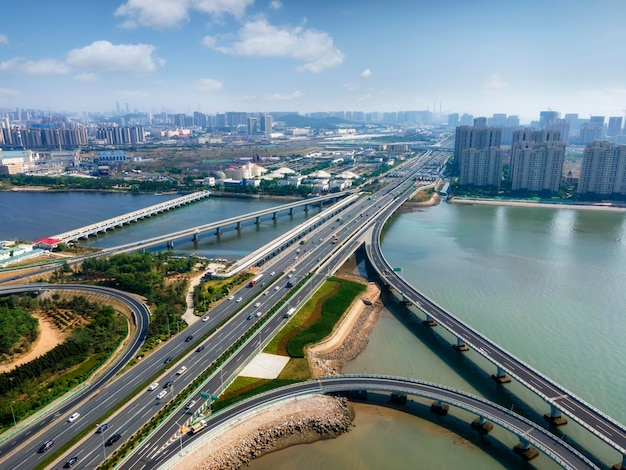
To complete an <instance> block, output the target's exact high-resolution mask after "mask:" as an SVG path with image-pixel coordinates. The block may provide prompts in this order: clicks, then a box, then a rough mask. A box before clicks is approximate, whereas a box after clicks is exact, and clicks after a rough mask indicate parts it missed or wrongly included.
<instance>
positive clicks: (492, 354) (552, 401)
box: [365, 195, 626, 469]
mask: <svg viewBox="0 0 626 470" xmlns="http://www.w3.org/2000/svg"><path fill="white" fill-rule="evenodd" d="M407 197H409V196H407V195H405V196H403V197H399V198H397V199H396V200H395V201H393V202H392V203H391V204H390V205H389V206H387V207H386V208H384V210H383V211H381V215H380V217H378V218H377V219H376V220H375V221H374V222H373V230H372V237H371V240H370V241H369V242H368V243H366V244H365V249H366V253H367V257H368V259H369V260H370V262H371V264H372V266H373V267H374V269H375V270H376V271H377V272H378V274H379V276H380V277H381V279H383V280H384V281H385V282H386V283H387V285H388V287H389V288H390V289H393V290H396V291H397V292H398V294H399V295H401V296H402V299H403V301H405V302H406V303H407V304H412V305H414V306H415V307H417V308H418V309H420V310H421V311H422V312H424V313H425V315H426V318H425V319H424V324H426V325H429V326H436V325H441V326H443V327H444V328H445V329H446V330H448V331H449V332H450V333H451V334H453V335H454V336H456V338H457V342H456V344H454V345H453V347H454V348H455V349H456V350H457V351H459V352H463V351H467V350H468V349H469V348H472V349H474V350H475V351H476V352H477V353H478V354H480V355H481V356H483V357H484V358H485V359H487V360H488V361H490V362H492V363H493V364H495V366H496V372H495V374H493V375H492V378H493V379H494V380H495V381H496V382H497V383H500V384H504V383H507V382H510V380H511V379H510V378H509V376H510V377H512V378H514V379H516V380H517V381H518V382H520V383H521V384H522V385H524V386H525V387H527V388H528V389H529V390H531V391H532V392H534V393H535V394H536V395H538V396H539V397H541V398H542V399H543V400H544V401H545V402H546V403H548V404H549V405H550V413H548V414H545V415H544V418H545V419H546V421H548V423H550V425H552V426H559V425H562V424H566V423H567V420H566V419H565V418H564V417H563V416H562V415H561V413H565V414H567V416H570V417H571V418H572V419H573V420H574V421H576V422H577V423H579V424H580V425H581V426H583V427H584V428H585V429H586V430H588V431H589V432H591V433H592V434H594V435H595V436H597V437H598V438H600V439H601V440H602V441H604V442H605V443H606V444H608V445H609V446H611V447H612V448H614V449H615V450H617V451H618V452H619V453H620V454H621V455H622V462H621V464H620V463H618V464H616V466H615V468H618V469H619V468H622V469H626V427H625V426H624V425H623V424H621V423H619V422H617V421H616V420H614V419H613V418H611V417H610V416H608V415H607V414H605V413H603V412H602V411H600V410H598V409H597V408H595V407H594V406H592V405H590V404H589V403H587V402H585V401H584V400H583V399H582V398H580V397H578V396H576V395H575V394H574V393H572V392H571V391H569V390H567V389H566V388H565V387H563V386H562V385H559V384H558V383H556V382H555V381H554V380H552V379H550V378H549V377H547V376H545V375H543V374H542V373H541V372H539V371H538V370H536V369H535V368H533V367H532V366H530V365H528V364H526V363H525V362H523V361H522V360H521V359H519V358H518V357H516V356H514V355H513V354H511V353H510V352H508V351H507V350H505V349H504V348H503V347H501V346H499V345H498V344H496V343H495V342H493V341H491V340H490V339H489V338H487V337H486V336H484V335H483V334H481V333H480V332H478V331H477V330H475V329H474V328H472V327H471V326H469V325H468V324H466V323H465V322H463V321H462V320H460V319H459V318H457V317H456V316H454V315H453V314H452V313H450V312H448V311H447V310H445V309H444V308H443V307H441V306H439V305H437V304H436V303H435V302H434V301H432V300H431V299H429V298H428V297H426V296H425V295H423V294H421V293H420V292H418V291H417V290H416V289H415V288H414V287H413V286H411V285H410V284H409V283H408V282H406V281H405V280H404V279H403V278H402V277H400V276H399V275H398V274H397V273H396V272H394V270H393V268H392V267H391V265H390V264H389V262H388V261H387V260H386V259H385V257H384V255H383V253H382V250H381V246H380V238H381V233H382V228H383V225H384V223H385V221H386V220H387V218H389V217H390V216H391V215H392V214H393V213H394V212H395V210H396V209H397V208H398V207H400V205H402V203H403V202H404V201H405V200H406V198H407Z"/></svg>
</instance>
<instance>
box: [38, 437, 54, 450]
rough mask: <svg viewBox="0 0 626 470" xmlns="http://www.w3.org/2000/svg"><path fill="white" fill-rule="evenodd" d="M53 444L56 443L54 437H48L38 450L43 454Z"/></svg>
mask: <svg viewBox="0 0 626 470" xmlns="http://www.w3.org/2000/svg"><path fill="white" fill-rule="evenodd" d="M53 445H54V441H53V440H52V439H48V440H47V441H46V442H44V443H43V445H42V446H41V447H40V448H39V450H38V451H37V452H39V453H40V454H42V453H44V452H45V451H47V450H48V449H49V448H50V447H52V446H53Z"/></svg>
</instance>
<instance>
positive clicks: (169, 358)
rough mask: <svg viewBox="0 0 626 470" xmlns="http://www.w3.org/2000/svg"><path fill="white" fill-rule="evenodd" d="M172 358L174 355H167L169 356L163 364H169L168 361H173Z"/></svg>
mask: <svg viewBox="0 0 626 470" xmlns="http://www.w3.org/2000/svg"><path fill="white" fill-rule="evenodd" d="M172 359H174V358H173V357H172V356H170V357H167V358H166V359H165V360H164V361H163V364H167V363H168V362H172Z"/></svg>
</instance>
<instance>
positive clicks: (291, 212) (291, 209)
mask: <svg viewBox="0 0 626 470" xmlns="http://www.w3.org/2000/svg"><path fill="white" fill-rule="evenodd" d="M289 215H293V207H290V208H289Z"/></svg>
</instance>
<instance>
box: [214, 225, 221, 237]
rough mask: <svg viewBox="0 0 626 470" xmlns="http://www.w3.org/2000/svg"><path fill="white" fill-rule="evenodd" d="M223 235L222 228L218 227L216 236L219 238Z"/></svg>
mask: <svg viewBox="0 0 626 470" xmlns="http://www.w3.org/2000/svg"><path fill="white" fill-rule="evenodd" d="M221 234H222V228H221V227H217V228H216V229H215V235H216V236H218V237H219V236H220V235H221Z"/></svg>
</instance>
